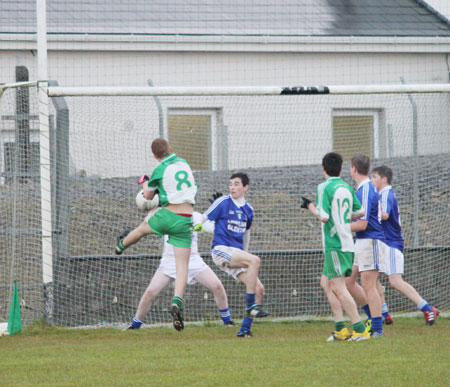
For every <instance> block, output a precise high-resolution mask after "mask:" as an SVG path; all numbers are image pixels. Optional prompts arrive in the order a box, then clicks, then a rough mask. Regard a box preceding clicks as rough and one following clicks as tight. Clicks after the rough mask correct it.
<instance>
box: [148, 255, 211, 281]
mask: <svg viewBox="0 0 450 387" xmlns="http://www.w3.org/2000/svg"><path fill="white" fill-rule="evenodd" d="M206 268H207V265H206V263H205V261H204V260H203V259H202V257H201V256H200V255H191V257H190V258H189V269H188V270H189V271H188V280H187V283H188V285H194V284H196V283H197V281H196V280H195V279H194V278H195V277H197V276H198V275H199V274H200V273H201V272H202V271H203V270H205V269H206ZM156 271H159V272H161V273H162V274H164V275H166V276H167V277H170V278H173V279H175V278H177V268H176V263H175V258H174V257H167V258H162V259H161V261H160V263H159V267H158V269H157V270H156Z"/></svg>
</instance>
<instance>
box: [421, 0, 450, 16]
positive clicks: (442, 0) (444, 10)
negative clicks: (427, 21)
mask: <svg viewBox="0 0 450 387" xmlns="http://www.w3.org/2000/svg"><path fill="white" fill-rule="evenodd" d="M425 1H426V2H427V3H428V4H430V5H431V6H432V7H433V8H434V9H435V10H436V11H438V12H439V13H441V14H442V15H444V16H446V17H447V19H450V0H425Z"/></svg>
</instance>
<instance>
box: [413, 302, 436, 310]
mask: <svg viewBox="0 0 450 387" xmlns="http://www.w3.org/2000/svg"><path fill="white" fill-rule="evenodd" d="M417 308H419V309H420V310H421V311H422V312H431V311H432V310H433V308H431V305H430V304H429V303H428V302H426V301H425V300H422V301H420V302H419V303H418V304H417Z"/></svg>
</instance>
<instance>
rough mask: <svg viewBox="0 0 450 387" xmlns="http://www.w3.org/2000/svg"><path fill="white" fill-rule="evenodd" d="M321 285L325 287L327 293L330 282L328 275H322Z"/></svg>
mask: <svg viewBox="0 0 450 387" xmlns="http://www.w3.org/2000/svg"><path fill="white" fill-rule="evenodd" d="M320 287H321V288H322V289H323V291H324V292H325V293H326V292H327V291H328V290H329V283H328V279H327V278H326V277H322V278H321V279H320Z"/></svg>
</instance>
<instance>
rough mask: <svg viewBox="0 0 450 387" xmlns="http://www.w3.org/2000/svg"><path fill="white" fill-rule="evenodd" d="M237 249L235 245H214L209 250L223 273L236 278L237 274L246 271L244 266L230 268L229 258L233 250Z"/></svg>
mask: <svg viewBox="0 0 450 387" xmlns="http://www.w3.org/2000/svg"><path fill="white" fill-rule="evenodd" d="M236 250H239V249H237V248H236V247H229V246H222V245H218V246H214V248H213V249H212V252H211V256H212V260H213V261H214V263H215V264H216V266H218V267H219V268H220V270H223V271H224V272H225V273H227V274H229V275H231V276H232V277H233V278H234V279H238V278H237V277H238V275H239V274H241V273H244V272H246V271H247V269H246V268H244V267H240V268H230V259H231V256H232V255H233V252H234V251H236Z"/></svg>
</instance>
